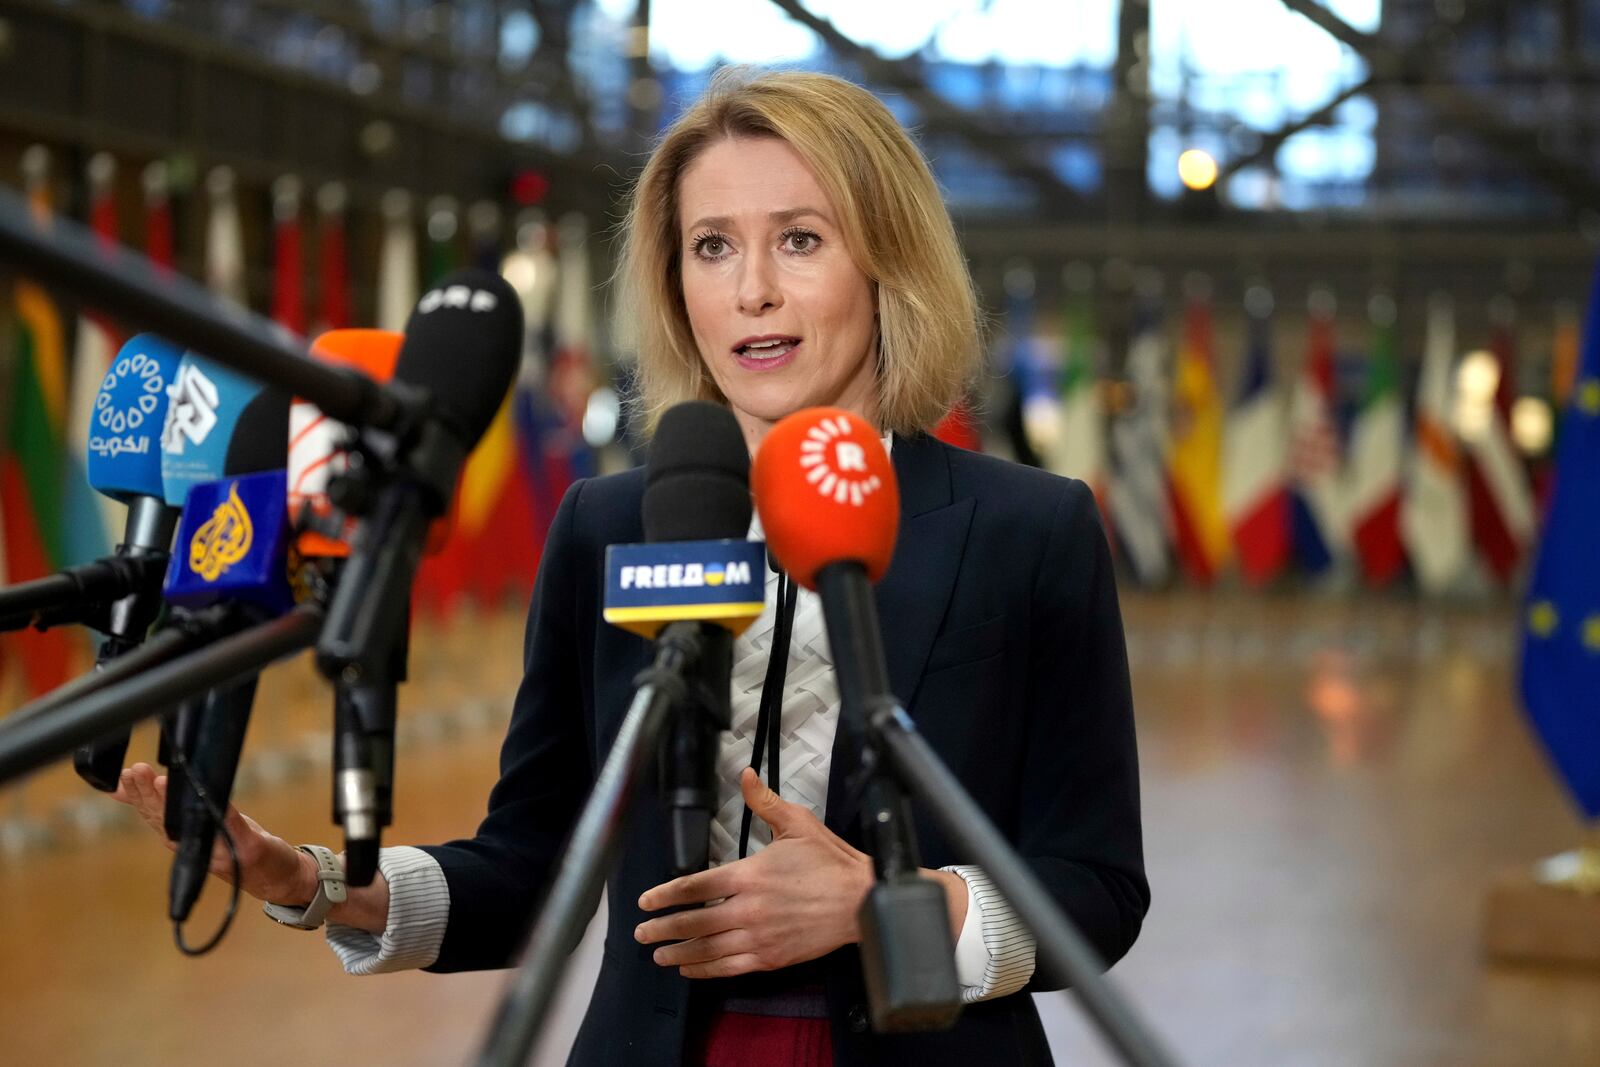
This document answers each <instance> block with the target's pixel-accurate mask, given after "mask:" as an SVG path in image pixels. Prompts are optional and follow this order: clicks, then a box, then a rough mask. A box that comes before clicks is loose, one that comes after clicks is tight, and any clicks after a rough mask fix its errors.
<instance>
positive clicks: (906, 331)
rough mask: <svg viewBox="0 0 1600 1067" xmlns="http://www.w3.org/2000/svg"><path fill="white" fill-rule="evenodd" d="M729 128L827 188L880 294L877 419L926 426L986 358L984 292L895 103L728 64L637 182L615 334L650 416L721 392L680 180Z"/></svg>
mask: <svg viewBox="0 0 1600 1067" xmlns="http://www.w3.org/2000/svg"><path fill="white" fill-rule="evenodd" d="M729 137H777V138H780V139H782V140H783V141H785V142H786V143H787V144H788V145H789V146H790V147H791V148H793V149H794V150H795V151H796V152H797V153H798V154H799V155H800V157H801V158H802V159H804V160H805V162H806V163H807V164H808V165H809V166H810V167H811V170H812V171H813V173H815V175H816V177H817V181H818V183H819V184H820V185H821V186H822V189H823V191H824V192H825V193H827V195H828V198H829V199H830V200H831V201H832V204H833V208H834V210H835V211H836V213H837V215H838V218H839V225H840V228H841V229H842V230H843V232H844V235H845V241H846V243H847V244H848V246H849V249H850V254H851V257H852V258H853V259H854V260H855V262H856V265H857V267H859V268H860V270H861V272H862V273H863V274H865V275H866V276H867V279H868V281H870V282H871V283H872V286H873V289H874V291H875V293H876V297H877V307H878V420H879V422H880V423H881V428H882V429H885V430H892V431H894V432H895V433H897V434H913V433H916V432H918V431H921V430H927V429H931V428H932V427H933V426H934V425H935V424H936V423H938V421H939V420H940V419H941V418H943V417H944V415H945V413H946V412H947V411H949V409H950V407H951V406H952V405H953V404H955V403H956V401H958V400H959V399H960V398H961V395H962V393H963V391H964V390H965V389H966V388H967V386H968V385H969V384H970V382H971V380H972V379H973V377H974V376H975V375H976V373H977V369H978V364H979V358H980V357H979V344H978V312H977V298H976V296H975V294H974V292H973V286H972V278H971V276H970V275H969V274H968V272H967V265H966V260H965V259H964V258H963V256H962V254H961V248H960V246H959V244H958V243H957V241H956V234H955V228H954V226H953V225H952V224H951V222H950V214H949V212H948V211H946V210H945V206H944V201H943V199H942V198H941V197H940V195H939V190H938V187H937V185H936V184H935V183H934V180H933V175H932V173H931V172H930V171H929V170H928V164H927V161H926V160H924V159H923V157H922V153H921V152H919V151H918V150H917V147H916V145H915V144H913V143H912V141H911V138H910V137H909V136H908V135H907V133H906V131H905V130H904V129H903V128H902V127H901V126H900V124H899V123H898V122H897V121H896V120H895V118H894V116H893V115H892V114H890V113H889V109H888V108H886V107H884V106H883V104H882V103H881V102H880V101H879V100H878V99H877V98H876V97H874V96H873V95H872V94H871V93H869V92H867V91H866V90H865V89H862V88H860V87H859V86H856V85H852V84H851V83H849V82H847V81H844V80H843V79H840V78H835V77H832V76H829V75H826V74H810V73H801V72H782V73H760V74H751V73H750V72H748V71H738V70H734V71H722V72H720V73H719V74H717V76H716V77H715V78H713V80H712V83H711V86H710V88H709V89H707V90H706V93H705V95H704V96H702V97H701V98H700V99H699V100H698V101H696V102H695V103H694V105H693V106H691V107H690V108H689V109H688V110H687V111H685V112H684V113H683V114H682V115H681V116H680V117H679V118H678V120H677V121H676V122H674V123H673V124H672V127H671V129H669V130H668V131H667V132H666V135H665V136H664V137H663V138H662V140H661V143H660V144H659V145H658V146H657V147H656V150H655V151H654V152H653V153H651V156H650V159H649V161H648V162H647V163H646V164H645V167H644V171H643V172H642V173H641V174H640V175H639V180H638V182H637V184H636V185H635V186H634V189H633V195H632V199H631V202H630V204H629V207H628V213H627V216H626V219H625V220H624V222H623V243H622V250H621V256H620V260H619V263H618V266H617V277H616V282H617V291H618V293H619V301H618V308H617V310H618V323H617V326H618V334H619V336H620V337H621V338H622V339H623V342H624V344H625V345H626V346H628V347H631V348H633V350H634V351H635V352H636V353H637V355H638V360H639V365H638V375H637V379H636V381H635V388H636V391H637V393H638V402H639V404H640V408H641V410H640V412H639V414H640V415H642V416H643V429H644V430H645V432H646V433H647V434H649V433H653V432H654V430H655V426H656V422H657V420H659V419H660V417H661V413H662V412H664V411H665V410H666V409H667V408H669V407H671V406H673V405H674V404H677V403H680V402H682V401H685V400H696V399H698V400H712V401H716V402H718V403H726V398H724V397H723V395H722V392H721V390H719V389H718V388H717V385H716V383H715V382H714V381H713V380H712V378H711V375H710V373H709V372H708V371H707V370H706V367H705V364H704V363H703V362H702V360H701V358H700V353H699V350H698V349H697V348H696V346H695V343H694V335H693V334H692V333H691V331H690V328H689V316H688V312H687V310H686V309H685V307H684V301H683V287H682V278H681V274H680V271H681V262H680V256H681V255H682V250H683V237H682V235H681V234H680V233H679V229H678V226H679V223H678V183H679V181H680V179H681V177H682V175H683V172H684V170H685V169H686V168H687V167H688V166H689V164H690V163H692V162H693V161H694V159H695V158H696V157H697V156H698V155H699V154H700V153H701V152H702V151H704V150H705V149H706V148H708V147H710V146H711V145H712V144H715V143H717V142H718V141H721V140H724V139H726V138H729Z"/></svg>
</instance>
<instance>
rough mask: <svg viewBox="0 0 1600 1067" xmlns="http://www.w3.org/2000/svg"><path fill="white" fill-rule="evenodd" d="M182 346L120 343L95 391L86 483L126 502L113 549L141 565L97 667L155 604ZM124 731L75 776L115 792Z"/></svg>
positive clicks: (170, 518)
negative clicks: (139, 579) (140, 581)
mask: <svg viewBox="0 0 1600 1067" xmlns="http://www.w3.org/2000/svg"><path fill="white" fill-rule="evenodd" d="M182 358H183V353H182V351H181V350H180V349H179V348H178V347H177V346H175V345H173V344H171V343H169V342H167V341H165V340H163V339H162V338H160V337H157V336H156V335H155V334H150V333H142V334H139V335H137V336H135V337H133V338H131V339H129V341H128V342H127V343H126V344H124V345H123V346H122V350H121V351H120V352H118V353H117V355H116V358H115V359H113V360H112V361H111V366H110V369H109V370H108V371H107V372H106V377H105V380H104V381H102V382H101V383H100V391H99V393H97V394H96V395H95V400H94V415H93V416H92V419H91V429H90V433H89V449H88V464H87V466H88V475H89V484H90V485H92V486H94V488H95V489H97V490H99V491H100V492H101V493H103V494H105V495H106V496H109V497H111V498H112V499H113V500H120V501H122V502H123V503H124V504H127V505H128V517H127V524H126V526H125V528H124V530H123V535H122V543H121V544H119V545H118V546H117V556H118V557H119V558H125V559H137V560H140V561H141V562H142V563H144V564H145V565H146V567H147V568H148V569H147V572H146V573H147V574H148V577H147V578H146V582H145V584H144V586H143V587H141V588H139V589H136V590H134V591H132V592H130V593H129V594H128V595H127V596H124V597H123V598H121V599H120V600H116V601H114V602H112V603H111V604H110V606H109V608H108V609H107V611H106V617H105V620H104V621H105V626H104V630H105V634H106V638H105V640H104V641H103V642H101V644H100V650H99V653H98V655H97V656H96V658H95V669H96V670H102V669H104V668H105V666H106V664H108V663H110V662H111V661H112V660H113V659H116V658H117V657H119V656H121V655H123V654H124V653H126V652H128V651H130V650H132V649H134V648H136V647H137V646H138V645H139V644H140V642H142V641H143V640H144V638H145V634H146V633H148V632H149V630H150V627H151V626H152V625H153V624H154V623H155V620H156V615H157V614H158V613H159V612H160V610H161V597H160V595H159V593H160V584H159V583H160V573H161V572H164V571H165V570H166V566H167V557H168V555H169V551H170V549H171V547H172V534H173V530H174V528H175V527H176V526H177V524H178V514H179V511H178V509H177V508H175V507H172V506H171V505H169V504H168V503H167V502H166V497H165V490H164V487H163V484H162V481H161V451H160V437H161V427H162V424H163V423H164V422H165V421H166V415H167V403H168V399H169V398H168V396H167V387H168V386H169V385H170V384H171V383H172V380H173V378H174V376H175V375H176V372H177V369H178V365H179V362H180V360H181V359H182ZM128 737H129V734H128V731H126V730H123V731H121V732H119V733H116V734H113V735H111V736H108V737H104V738H100V739H98V740H96V741H93V742H91V743H90V744H87V745H84V746H82V747H81V748H79V749H78V750H77V751H76V752H75V753H73V757H72V763H73V767H74V768H75V769H76V770H77V772H78V776H79V777H80V778H82V779H83V780H84V781H86V782H88V783H89V784H90V785H92V786H94V787H95V788H96V789H99V790H102V791H103V792H107V793H110V792H115V791H116V788H117V778H118V775H119V774H120V772H121V770H122V762H123V758H124V757H125V756H126V755H127V752H128Z"/></svg>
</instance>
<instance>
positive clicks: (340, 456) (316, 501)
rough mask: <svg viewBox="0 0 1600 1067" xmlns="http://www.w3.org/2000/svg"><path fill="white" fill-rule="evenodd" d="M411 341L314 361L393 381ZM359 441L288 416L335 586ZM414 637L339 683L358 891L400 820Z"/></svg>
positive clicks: (366, 344) (343, 778) (338, 762)
mask: <svg viewBox="0 0 1600 1067" xmlns="http://www.w3.org/2000/svg"><path fill="white" fill-rule="evenodd" d="M403 341H404V336H403V335H402V334H400V333H398V332H396V331H394V330H369V329H343V330H330V331H328V332H327V333H324V334H322V335H321V336H320V337H318V338H317V339H316V340H315V341H313V342H312V343H311V355H312V357H313V358H316V359H320V360H322V361H324V362H327V363H332V364H335V365H339V366H346V367H353V368H355V369H356V370H359V371H361V372H362V373H364V374H366V376H367V377H369V378H371V379H372V380H374V381H377V382H387V381H389V380H390V379H391V378H393V377H394V368H395V364H396V362H397V361H398V359H399V356H400V346H401V344H402V342H403ZM353 438H354V434H353V431H351V429H350V428H349V427H348V426H346V425H345V424H344V423H341V422H339V421H337V420H335V419H332V418H330V417H329V416H327V415H326V414H324V413H323V411H322V410H321V409H320V408H318V407H317V406H316V405H315V404H312V403H309V402H306V401H301V400H296V401H295V403H294V404H293V405H292V406H291V407H290V409H289V480H288V493H289V496H288V507H289V514H290V516H291V517H293V518H294V519H295V525H296V527H297V528H298V529H299V531H300V532H299V534H298V536H297V538H296V548H297V550H298V552H299V555H300V557H301V559H302V560H304V561H305V562H306V564H307V565H309V566H311V567H315V568H316V569H317V575H318V580H319V581H321V582H323V583H325V584H328V585H336V584H338V582H339V581H340V577H341V572H342V570H343V562H344V560H345V559H346V558H347V557H348V556H349V555H350V545H349V537H350V535H351V534H352V532H353V531H354V528H355V523H354V522H353V521H351V520H350V519H349V518H348V517H347V516H346V515H345V514H344V513H343V512H342V511H341V510H339V509H338V508H337V507H336V506H335V504H334V503H333V500H332V495H337V493H336V492H331V491H333V490H335V487H337V486H338V485H339V479H340V478H341V477H342V476H344V475H345V474H346V473H348V471H349V469H350V464H351V459H350V446H351V445H352V444H353V443H354V442H353ZM357 462H359V459H358V460H357ZM408 629H409V627H406V628H404V629H402V632H401V639H400V640H399V641H397V642H396V644H395V648H394V654H393V656H392V657H391V661H390V663H389V664H388V665H387V667H386V669H384V670H381V671H377V672H374V673H373V674H372V675H371V676H369V677H363V678H360V679H351V678H347V677H345V675H344V673H342V672H341V673H340V674H339V675H338V676H337V677H335V678H334V679H333V692H334V704H333V821H334V822H335V823H336V824H338V825H339V826H340V827H342V828H343V829H344V838H345V878H346V881H347V882H348V883H349V884H351V885H371V884H372V879H373V877H374V876H376V874H377V870H378V847H379V838H380V834H381V831H382V828H383V827H385V826H388V825H389V824H390V823H391V822H392V821H393V811H394V801H393V798H394V725H395V710H396V705H397V700H398V698H397V693H396V686H397V685H398V684H399V683H400V682H403V681H405V675H406V653H407V641H406V630H408Z"/></svg>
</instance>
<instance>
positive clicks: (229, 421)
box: [158, 351, 289, 839]
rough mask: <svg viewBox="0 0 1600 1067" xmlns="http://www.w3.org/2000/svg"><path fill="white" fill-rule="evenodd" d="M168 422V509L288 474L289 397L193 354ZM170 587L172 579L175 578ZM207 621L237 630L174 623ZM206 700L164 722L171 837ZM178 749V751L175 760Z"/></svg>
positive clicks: (231, 620) (226, 614)
mask: <svg viewBox="0 0 1600 1067" xmlns="http://www.w3.org/2000/svg"><path fill="white" fill-rule="evenodd" d="M167 398H168V405H167V417H166V420H165V422H163V424H162V428H161V485H162V492H163V494H164V495H165V497H166V500H167V503H168V504H169V505H171V506H173V507H181V506H183V503H184V500H185V498H186V497H187V496H188V494H189V490H190V489H192V488H193V487H195V486H196V485H201V484H207V483H214V482H217V481H219V480H220V479H223V478H226V477H229V476H237V475H242V474H255V473H259V472H263V471H280V472H281V471H282V470H283V467H284V462H285V457H286V455H287V452H288V449H287V443H286V441H285V440H284V427H285V426H286V425H287V422H288V418H289V396H288V394H287V393H285V392H283V391H282V390H281V389H276V388H271V387H268V386H264V385H262V384H261V383H259V382H257V381H255V380H254V379H252V378H246V377H245V376H244V375H242V374H238V373H236V372H234V371H232V370H229V369H228V368H226V367H224V366H221V365H220V364H218V363H215V362H213V361H211V360H209V359H206V358H205V357H204V356H200V355H198V354H196V353H194V352H193V351H190V352H186V353H184V356H183V359H182V360H181V361H180V362H179V364H178V369H177V372H176V373H175V375H174V377H173V381H172V384H171V385H169V386H168V387H167ZM169 583H170V573H169ZM202 621H203V622H204V624H205V626H206V628H207V629H208V630H213V629H214V630H215V632H216V634H217V635H218V636H221V635H223V634H226V633H228V632H230V631H231V630H232V629H235V628H237V625H238V622H237V618H236V617H235V616H234V614H233V613H232V612H231V611H219V610H218V606H217V605H215V604H213V605H212V606H211V607H208V608H206V609H205V610H204V611H200V610H188V611H179V612H176V613H175V615H174V618H173V619H172V623H173V624H174V625H177V626H189V627H194V626H197V625H199V624H200V623H201V622H202ZM203 702H204V698H200V697H197V698H195V699H193V700H189V701H185V702H184V703H183V704H181V705H180V706H179V707H178V708H176V709H175V710H174V711H172V712H170V713H168V714H167V715H165V716H163V717H162V726H161V750H160V753H159V756H158V759H159V760H160V762H161V763H163V764H165V765H166V766H167V767H168V778H167V809H166V828H167V836H169V837H171V838H173V839H176V838H177V837H178V834H179V830H180V825H179V824H180V822H181V817H180V813H181V811H182V809H183V803H184V797H185V796H186V795H187V792H186V787H185V781H184V778H185V773H186V772H185V767H186V766H187V760H186V759H185V757H186V756H189V755H192V754H193V750H194V749H193V746H194V743H195V738H196V732H197V730H198V729H199V723H200V718H201V710H202V706H203ZM174 748H176V749H177V750H178V751H177V753H176V758H175V757H174V751H173V750H174Z"/></svg>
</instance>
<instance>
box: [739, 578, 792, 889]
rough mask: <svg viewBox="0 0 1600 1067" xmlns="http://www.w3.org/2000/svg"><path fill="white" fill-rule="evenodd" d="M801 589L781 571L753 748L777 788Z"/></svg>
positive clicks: (745, 843)
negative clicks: (785, 692) (785, 698)
mask: <svg viewBox="0 0 1600 1067" xmlns="http://www.w3.org/2000/svg"><path fill="white" fill-rule="evenodd" d="M799 595H800V586H799V584H798V583H797V582H793V581H791V580H790V579H789V576H788V575H787V574H784V573H783V572H782V571H779V572H778V617H777V620H776V622H775V623H774V625H773V628H772V650H771V651H770V652H769V653H768V659H767V677H766V679H765V680H764V681H763V682H762V683H761V703H760V705H759V706H758V708H757V711H756V736H755V738H754V740H753V741H752V743H751V745H750V767H751V769H752V770H754V771H755V772H756V773H757V774H760V773H761V757H762V749H763V748H765V749H766V750H767V751H766V756H767V784H768V786H769V787H770V788H771V789H772V791H773V792H774V793H777V792H779V791H780V790H779V789H778V735H779V734H780V733H781V732H782V723H783V686H784V681H785V679H787V677H788V673H789V638H790V635H791V633H792V632H793V630H794V609H795V604H796V603H798V601H799ZM751 814H752V812H751V811H750V806H749V805H748V804H747V805H745V809H744V815H743V816H742V817H741V818H740V820H739V858H740V859H744V858H745V855H746V854H747V853H748V852H749V849H750V817H751Z"/></svg>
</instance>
